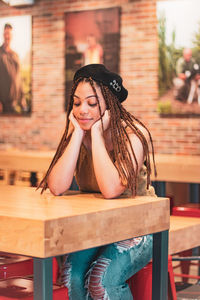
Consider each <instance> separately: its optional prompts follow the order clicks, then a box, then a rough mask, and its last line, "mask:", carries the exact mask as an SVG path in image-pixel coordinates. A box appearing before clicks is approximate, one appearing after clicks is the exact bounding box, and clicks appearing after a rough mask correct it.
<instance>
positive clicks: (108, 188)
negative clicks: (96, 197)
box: [92, 131, 125, 198]
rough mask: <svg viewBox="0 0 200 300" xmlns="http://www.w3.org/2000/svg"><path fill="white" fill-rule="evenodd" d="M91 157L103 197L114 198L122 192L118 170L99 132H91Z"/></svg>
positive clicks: (122, 187)
mask: <svg viewBox="0 0 200 300" xmlns="http://www.w3.org/2000/svg"><path fill="white" fill-rule="evenodd" d="M92 159H93V166H94V171H95V176H96V179H97V183H98V186H99V188H100V191H101V193H102V194H103V196H104V197H105V198H114V197H117V196H119V195H121V194H122V193H123V191H124V190H125V186H123V185H122V183H121V179H120V177H119V174H118V171H117V169H116V167H115V165H114V164H113V162H112V160H111V159H110V156H109V154H108V152H107V149H106V147H105V141H104V138H103V136H102V135H101V133H100V132H97V131H95V132H93V133H92Z"/></svg>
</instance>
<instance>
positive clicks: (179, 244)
mask: <svg viewBox="0 0 200 300" xmlns="http://www.w3.org/2000/svg"><path fill="white" fill-rule="evenodd" d="M198 246H200V218H191V217H179V216H170V231H169V254H176V253H179V252H181V251H185V250H188V249H192V248H195V247H198Z"/></svg>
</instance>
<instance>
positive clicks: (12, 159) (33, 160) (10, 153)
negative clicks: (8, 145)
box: [0, 150, 55, 172]
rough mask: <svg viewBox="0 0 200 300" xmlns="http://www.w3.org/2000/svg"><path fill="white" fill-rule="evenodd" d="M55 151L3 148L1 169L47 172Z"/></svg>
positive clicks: (0, 154) (0, 162) (0, 158)
mask: <svg viewBox="0 0 200 300" xmlns="http://www.w3.org/2000/svg"><path fill="white" fill-rule="evenodd" d="M54 154H55V151H30V150H28V151H21V150H1V151H0V169H4V170H15V171H18V170H20V171H28V172H30V171H32V172H46V171H47V169H48V167H49V165H50V163H51V161H52V158H53V157H54Z"/></svg>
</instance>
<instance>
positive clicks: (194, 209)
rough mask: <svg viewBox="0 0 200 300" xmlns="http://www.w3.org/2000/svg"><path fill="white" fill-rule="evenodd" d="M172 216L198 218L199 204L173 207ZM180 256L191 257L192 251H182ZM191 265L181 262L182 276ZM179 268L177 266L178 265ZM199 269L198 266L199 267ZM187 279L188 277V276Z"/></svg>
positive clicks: (186, 279) (184, 279)
mask: <svg viewBox="0 0 200 300" xmlns="http://www.w3.org/2000/svg"><path fill="white" fill-rule="evenodd" d="M172 215H173V216H182V217H193V218H200V204H199V203H187V204H183V205H181V206H174V207H173V209H172ZM179 255H180V256H183V257H189V256H192V249H190V250H186V251H183V252H181V253H179ZM192 264H193V263H192V262H190V261H189V260H187V261H186V260H185V261H181V262H180V267H181V272H182V274H186V275H188V274H189V270H190V266H191V265H192ZM178 266H179V265H178ZM199 267H200V266H199ZM178 275H180V274H178ZM188 277H189V276H188ZM188 277H187V276H186V277H183V279H182V280H183V282H185V283H187V282H188Z"/></svg>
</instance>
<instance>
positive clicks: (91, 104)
mask: <svg viewBox="0 0 200 300" xmlns="http://www.w3.org/2000/svg"><path fill="white" fill-rule="evenodd" d="M89 106H91V107H95V106H97V102H96V103H89Z"/></svg>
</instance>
